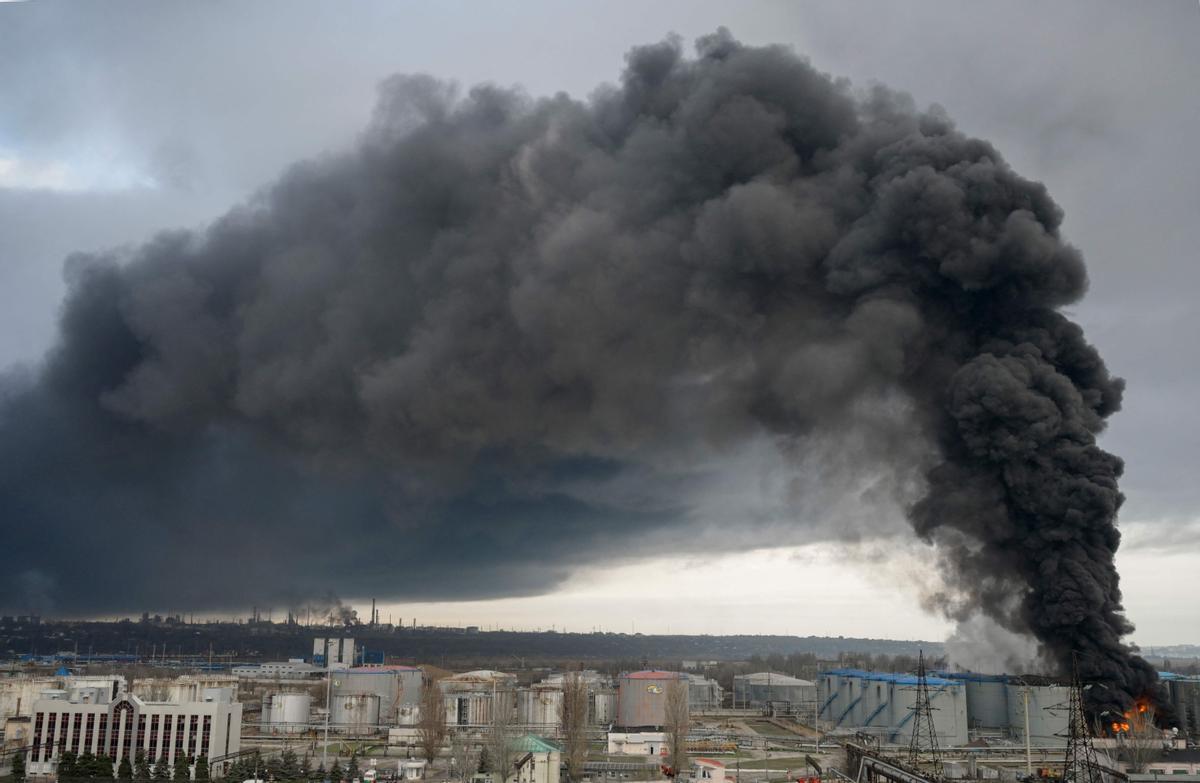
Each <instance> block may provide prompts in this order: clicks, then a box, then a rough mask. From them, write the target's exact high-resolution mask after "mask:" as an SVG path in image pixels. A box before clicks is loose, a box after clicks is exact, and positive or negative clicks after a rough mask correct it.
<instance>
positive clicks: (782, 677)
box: [733, 672, 817, 707]
mask: <svg viewBox="0 0 1200 783" xmlns="http://www.w3.org/2000/svg"><path fill="white" fill-rule="evenodd" d="M733 691H734V698H735V700H736V701H737V704H738V706H745V707H761V706H763V705H764V704H766V703H767V702H790V703H791V704H804V703H808V704H811V703H812V701H813V700H814V699H816V698H817V685H816V683H814V682H811V681H809V680H799V679H796V678H795V677H789V676H787V675H786V674H777V673H775V672H756V673H754V674H739V675H737V676H736V677H734V678H733Z"/></svg>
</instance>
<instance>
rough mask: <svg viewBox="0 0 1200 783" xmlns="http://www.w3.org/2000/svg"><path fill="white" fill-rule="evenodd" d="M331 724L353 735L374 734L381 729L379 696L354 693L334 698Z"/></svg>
mask: <svg viewBox="0 0 1200 783" xmlns="http://www.w3.org/2000/svg"><path fill="white" fill-rule="evenodd" d="M329 720H330V723H332V724H333V725H334V727H336V728H337V729H339V730H341V731H346V732H350V733H352V734H365V733H369V732H374V731H375V730H377V729H378V728H379V696H378V695H376V694H374V693H354V694H344V695H337V694H335V695H334V697H333V711H332V712H331V713H330V718H329Z"/></svg>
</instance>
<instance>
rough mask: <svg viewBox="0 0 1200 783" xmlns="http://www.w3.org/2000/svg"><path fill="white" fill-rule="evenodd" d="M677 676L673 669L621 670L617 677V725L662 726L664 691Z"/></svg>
mask: <svg viewBox="0 0 1200 783" xmlns="http://www.w3.org/2000/svg"><path fill="white" fill-rule="evenodd" d="M679 677H680V675H679V674H677V673H676V672H664V671H643V672H632V673H630V674H622V675H621V676H620V678H618V681H617V725H618V726H620V727H622V728H626V729H632V728H639V727H647V728H648V727H659V726H662V725H663V723H664V722H666V710H667V691H668V689H669V688H670V686H671V684H672V683H673V682H675V681H676V680H678V679H679Z"/></svg>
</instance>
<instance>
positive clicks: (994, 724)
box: [949, 673, 1008, 729]
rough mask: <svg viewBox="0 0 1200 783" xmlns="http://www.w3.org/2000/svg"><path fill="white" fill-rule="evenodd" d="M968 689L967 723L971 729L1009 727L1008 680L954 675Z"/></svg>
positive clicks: (972, 675)
mask: <svg viewBox="0 0 1200 783" xmlns="http://www.w3.org/2000/svg"><path fill="white" fill-rule="evenodd" d="M949 678H950V679H952V680H959V681H961V682H963V683H965V684H966V688H967V722H968V724H969V725H970V726H971V728H979V729H1003V728H1007V726H1008V678H1007V677H1005V676H1003V675H999V674H974V673H966V674H952V675H949Z"/></svg>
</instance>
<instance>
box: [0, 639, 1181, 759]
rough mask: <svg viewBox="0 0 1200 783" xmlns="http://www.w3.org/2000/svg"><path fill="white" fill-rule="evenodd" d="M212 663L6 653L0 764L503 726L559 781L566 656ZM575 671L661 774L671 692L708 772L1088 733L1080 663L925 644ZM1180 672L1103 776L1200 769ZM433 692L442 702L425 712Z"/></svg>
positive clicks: (1042, 741)
mask: <svg viewBox="0 0 1200 783" xmlns="http://www.w3.org/2000/svg"><path fill="white" fill-rule="evenodd" d="M306 652H307V651H306ZM122 666H124V667H125V668H124V670H121V669H122ZM685 666H686V667H687V668H688V669H689V670H686V671H684V670H682V669H683V668H684V667H685ZM212 668H213V669H214V670H209V671H192V672H188V673H183V674H180V673H178V672H176V671H174V670H169V669H162V668H156V667H154V666H153V665H146V664H145V662H138V663H135V664H122V663H120V662H110V663H109V664H107V665H106V666H100V665H97V664H95V663H85V664H82V665H75V666H70V665H65V664H64V665H60V666H58V667H57V668H55V669H53V670H50V669H48V668H47V667H44V666H39V665H38V664H37V663H36V662H29V661H27V662H24V663H13V664H11V665H9V666H8V667H7V669H6V670H4V671H2V672H0V737H2V740H3V747H2V755H0V770H3V769H5V768H9V767H11V766H12V764H13V760H14V759H15V758H16V757H18V756H19V757H20V758H21V759H22V760H23V762H24V770H25V774H26V775H27V776H29V777H31V778H42V779H46V780H52V779H54V778H55V777H57V774H58V770H59V765H60V764H61V763H63V760H64V759H65V758H71V757H72V755H71V754H73V757H79V756H82V755H85V754H90V755H91V756H93V757H95V756H103V757H106V758H107V759H108V760H109V761H111V762H112V763H113V764H114V765H119V764H120V763H121V762H122V761H123V760H125V759H130V760H132V759H133V758H135V757H142V756H144V757H145V758H148V759H151V760H154V761H157V760H159V759H162V762H163V763H165V764H166V765H168V766H169V767H173V768H174V767H176V765H177V763H178V764H182V765H183V766H184V767H185V768H186V769H187V770H188V774H193V775H197V776H201V775H202V773H201V772H200V771H199V770H200V768H203V769H204V770H206V771H205V772H204V773H203V774H205V775H209V776H211V777H222V776H225V775H226V774H230V773H231V771H233V770H235V769H236V768H235V766H234V765H236V764H237V763H238V760H239V759H245V758H249V757H251V756H252V757H254V758H267V757H271V756H272V754H279V753H282V752H284V751H287V750H290V751H292V752H294V753H300V754H302V755H303V756H304V757H305V758H306V759H311V761H312V766H313V767H316V766H317V764H318V763H320V764H325V763H332V762H331V761H330V760H331V759H332V760H335V761H336V760H341V761H342V762H343V763H345V762H346V761H347V760H348V757H349V756H354V757H361V759H362V760H363V762H368V761H369V763H370V765H371V768H372V770H373V771H375V770H377V773H375V774H376V777H377V778H384V779H386V778H389V777H391V778H395V779H403V778H407V779H412V778H414V777H420V778H434V779H447V778H450V777H454V776H455V774H456V771H455V770H454V769H452V765H451V764H450V759H451V758H452V756H453V753H452V752H451V751H452V748H453V747H457V745H456V744H455V743H460V744H461V743H466V745H467V746H469V747H475V748H477V749H482V748H485V747H487V746H488V743H489V742H490V741H491V740H490V739H489V737H494V735H495V732H496V731H498V729H497V726H503V727H504V729H503V730H504V731H505V732H508V733H510V734H511V737H512V742H513V743H514V744H515V745H519V746H520V748H522V749H523V750H522V752H521V756H520V757H521V758H526V759H528V760H529V764H531V765H533V766H531V767H530V768H529V769H527V770H525V772H524V773H521V770H519V769H518V770H515V771H514V772H513V775H510V776H509V778H506V779H505V780H504V781H499V780H496V779H495V778H494V777H492V778H489V780H490V781H491V783H509V780H513V781H516V783H559V779H560V777H559V776H560V770H559V765H560V764H562V763H564V760H563V757H562V748H563V747H564V743H565V741H566V739H567V737H566V733H567V731H568V728H569V727H567V726H564V723H563V715H564V693H565V688H564V685H565V683H566V681H567V677H568V673H567V672H564V671H562V670H558V671H554V670H549V669H544V668H537V669H527V668H525V667H524V666H519V667H516V668H515V669H514V670H513V671H512V672H506V671H500V670H497V669H488V668H483V669H472V670H468V671H462V672H457V673H456V672H451V671H446V670H444V669H442V668H440V667H434V666H429V665H424V666H416V665H408V664H403V663H390V662H386V661H380V660H374V661H372V660H371V659H370V656H368V655H367V654H366V653H365V651H363V650H362V648H361V647H359V646H356V644H355V642H354V640H353V639H351V638H317V639H315V640H314V642H313V647H312V652H311V654H310V655H308V656H306V657H297V658H292V659H288V660H281V661H260V662H255V663H238V664H230V665H227V666H223V667H212ZM99 669H105V671H104V672H103V673H99V672H98V670H99ZM569 676H570V677H572V678H573V679H572V682H574V681H575V680H574V678H576V677H577V678H578V680H579V681H580V682H581V683H582V687H583V688H584V689H585V691H586V719H585V720H583V722H582V726H583V728H582V729H581V730H582V731H584V732H585V733H586V740H587V743H588V749H589V750H588V753H587V761H586V764H585V770H586V771H587V774H588V777H589V778H590V779H593V780H611V779H612V778H620V777H626V778H630V777H632V778H633V779H636V780H648V779H656V778H660V777H662V775H663V772H664V770H667V767H666V766H665V762H664V759H665V758H666V755H667V753H668V750H669V746H670V743H671V741H672V740H671V737H672V736H684V735H681V734H679V733H678V732H679V729H678V728H677V727H676V728H675V729H674V731H675V732H676V733H675V734H672V728H671V725H670V724H671V720H672V719H671V717H670V711H671V709H672V708H670V707H669V706H668V702H669V700H670V699H671V698H672V695H671V694H672V693H674V694H680V693H682V694H683V695H682V696H678V695H676V696H675V698H677V699H679V698H683V699H684V701H685V703H686V706H687V715H686V729H685V731H686V740H684V741H685V742H686V745H687V747H686V751H687V753H688V757H689V759H690V761H689V764H690V767H689V769H688V770H681V771H680V775H678V776H677V777H679V776H682V777H685V778H692V779H696V780H703V781H705V783H722V782H723V781H725V780H726V779H728V780H730V781H742V780H745V781H751V782H752V783H764V782H765V781H780V780H789V781H791V780H800V779H802V778H803V779H806V780H805V781H804V783H812V781H815V780H816V779H819V778H822V776H824V778H828V779H831V780H841V781H842V782H843V783H847V781H857V782H858V783H877V782H878V781H886V782H887V783H918V781H920V780H934V779H951V778H952V779H995V780H1011V781H1017V780H1027V779H1032V778H1039V777H1040V778H1047V779H1054V778H1055V777H1056V776H1060V775H1061V768H1062V766H1063V764H1064V763H1066V760H1067V759H1068V758H1069V757H1070V754H1069V753H1068V749H1069V748H1070V747H1071V743H1072V742H1073V741H1075V739H1076V738H1075V734H1076V733H1078V729H1077V728H1075V727H1074V724H1073V723H1072V721H1071V714H1072V713H1071V704H1072V699H1073V693H1074V692H1075V691H1073V689H1072V687H1071V685H1070V683H1064V682H1054V681H1050V680H1046V679H1045V678H1035V677H1015V676H1006V675H988V674H976V673H970V672H957V671H929V672H926V671H925V670H924V668H923V664H922V667H921V668H920V669H919V671H918V672H916V673H909V672H905V673H892V672H879V671H870V670H866V669H859V668H846V667H838V666H831V667H828V668H824V669H821V670H819V671H817V673H816V676H815V679H813V680H808V679H802V678H799V677H795V676H791V675H789V674H786V673H781V672H777V671H769V670H768V671H747V670H745V667H743V668H742V670H741V671H736V670H734V669H731V668H729V666H724V667H723V666H722V664H720V662H715V661H713V662H707V663H700V662H687V663H685V664H684V665H679V664H678V663H677V665H676V667H675V668H662V669H655V668H649V667H647V668H643V669H639V670H634V671H613V670H612V669H608V670H606V671H602V670H601V669H600V668H597V669H584V670H576V671H574V672H572V673H571V674H570V675H569ZM1163 679H1164V681H1165V683H1166V686H1167V689H1168V693H1169V694H1170V698H1171V700H1172V704H1173V706H1174V709H1175V711H1176V713H1177V715H1178V716H1179V717H1180V728H1179V729H1177V730H1174V731H1171V732H1157V733H1155V734H1154V735H1153V736H1152V738H1151V740H1150V745H1151V747H1150V751H1151V752H1147V753H1144V754H1141V757H1139V758H1136V759H1135V758H1132V757H1130V754H1129V753H1127V752H1125V751H1127V750H1128V747H1129V746H1128V744H1127V743H1128V739H1127V738H1123V737H1122V735H1121V732H1120V731H1117V732H1115V733H1111V732H1104V731H1100V732H1092V733H1098V734H1102V735H1104V734H1108V735H1109V736H1100V737H1098V738H1096V739H1095V740H1094V741H1092V746H1091V747H1093V751H1094V752H1095V754H1096V757H1097V759H1099V761H1097V767H1096V768H1097V769H1098V770H1100V773H1098V774H1100V775H1101V777H1100V778H1098V779H1097V780H1096V781H1094V782H1093V783H1104V781H1105V780H1108V781H1109V783H1115V781H1125V780H1134V779H1140V778H1138V776H1139V775H1142V776H1146V775H1149V776H1151V777H1149V778H1146V779H1147V780H1151V779H1154V777H1153V776H1155V775H1167V774H1169V775H1171V776H1172V780H1174V781H1177V783H1185V782H1186V781H1189V780H1191V778H1190V776H1194V775H1197V774H1200V751H1198V750H1197V749H1196V748H1195V747H1194V746H1193V745H1191V744H1189V743H1191V742H1194V741H1195V740H1197V739H1200V731H1198V729H1200V726H1197V716H1200V678H1198V677H1185V676H1177V675H1170V674H1165V675H1164V676H1163ZM722 681H723V682H722ZM432 689H436V699H431V698H429V693H430V691H431V690H432ZM430 704H436V705H437V710H438V712H439V714H438V717H437V718H436V719H431V718H429V716H427V715H422V707H423V706H425V707H428V705H430ZM431 721H434V722H436V724H437V725H440V726H441V727H442V730H443V731H444V736H443V738H442V739H441V740H439V741H440V742H441V743H442V746H441V749H440V750H438V752H437V753H435V758H434V759H433V763H432V765H429V766H424V765H425V763H426V762H424V761H421V760H420V759H418V758H417V757H418V756H421V755H422V752H421V750H420V749H421V747H422V737H423V736H424V735H423V732H427V731H428V726H429V725H430V723H431ZM1114 725H1117V726H1119V725H1121V724H1114ZM1127 731H1128V729H1127ZM918 740H919V741H918ZM1123 743H1126V744H1123ZM918 753H920V754H923V755H921V756H920V759H925V761H921V760H920V759H918ZM934 757H936V764H935V766H929V762H928V759H930V758H934ZM388 759H391V760H390V761H389V760H388ZM535 759H541V761H540V762H535ZM905 759H907V762H906V761H905ZM537 763H540V765H541V766H540V767H538V766H536V764H537ZM922 764H925V766H922ZM537 769H540V770H541V773H539V775H534V770H537ZM1055 770H1059V772H1056V771H1055ZM668 771H670V772H672V773H673V772H674V770H668ZM522 774H524V775H525V776H524V777H522V776H521V775H522ZM459 776H460V777H461V774H459ZM514 776H515V777H514ZM530 776H532V777H530ZM1196 780H1200V778H1196Z"/></svg>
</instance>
